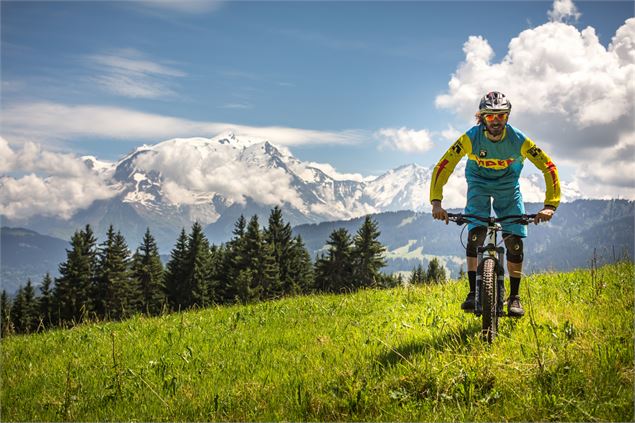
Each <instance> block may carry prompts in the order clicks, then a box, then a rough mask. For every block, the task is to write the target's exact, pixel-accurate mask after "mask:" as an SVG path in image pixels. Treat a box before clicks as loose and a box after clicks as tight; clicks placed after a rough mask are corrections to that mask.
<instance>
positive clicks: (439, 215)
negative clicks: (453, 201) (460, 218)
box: [432, 200, 449, 225]
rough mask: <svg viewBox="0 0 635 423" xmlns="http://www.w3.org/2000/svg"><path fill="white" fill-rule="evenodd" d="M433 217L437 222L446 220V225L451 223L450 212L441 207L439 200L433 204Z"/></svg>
mask: <svg viewBox="0 0 635 423" xmlns="http://www.w3.org/2000/svg"><path fill="white" fill-rule="evenodd" d="M432 217H433V218H434V219H436V220H444V221H445V224H446V225H447V224H448V222H449V220H448V212H446V211H445V209H444V208H443V207H441V202H440V201H438V200H435V201H433V202H432Z"/></svg>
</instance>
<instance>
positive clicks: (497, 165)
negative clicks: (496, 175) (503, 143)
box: [476, 159, 514, 170]
mask: <svg viewBox="0 0 635 423" xmlns="http://www.w3.org/2000/svg"><path fill="white" fill-rule="evenodd" d="M476 163H478V165H479V166H480V167H485V168H487V169H497V170H500V169H507V168H508V167H509V165H511V164H512V163H514V159H507V160H480V159H479V160H476Z"/></svg>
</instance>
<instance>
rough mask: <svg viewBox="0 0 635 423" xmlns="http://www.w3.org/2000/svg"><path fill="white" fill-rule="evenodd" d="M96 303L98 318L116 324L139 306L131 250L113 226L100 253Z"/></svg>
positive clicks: (109, 229)
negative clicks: (133, 279) (112, 321)
mask: <svg viewBox="0 0 635 423" xmlns="http://www.w3.org/2000/svg"><path fill="white" fill-rule="evenodd" d="M96 299H97V307H96V312H97V315H98V316H99V317H102V318H103V317H105V318H109V319H115V320H118V319H122V318H125V317H128V316H130V315H131V314H132V313H134V311H135V310H136V306H137V303H138V302H139V292H138V290H137V287H136V286H135V284H134V283H133V282H132V279H131V269H130V250H128V245H127V244H126V240H125V239H124V237H123V235H122V234H121V232H116V233H115V231H114V228H113V226H112V225H110V227H109V228H108V232H107V233H106V240H105V241H104V243H103V244H102V245H101V248H100V251H99V265H98V269H97V278H96Z"/></svg>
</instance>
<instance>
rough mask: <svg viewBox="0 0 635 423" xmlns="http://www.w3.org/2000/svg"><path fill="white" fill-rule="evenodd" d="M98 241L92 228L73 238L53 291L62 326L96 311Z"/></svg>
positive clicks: (58, 318) (87, 228)
mask: <svg viewBox="0 0 635 423" xmlns="http://www.w3.org/2000/svg"><path fill="white" fill-rule="evenodd" d="M96 242H97V240H96V239H95V237H94V235H93V231H92V229H91V227H90V225H86V228H85V230H83V231H76V232H75V233H74V234H73V236H72V238H71V249H70V250H66V261H65V262H63V263H61V264H60V266H59V273H60V276H59V277H58V278H56V279H55V288H54V290H53V296H54V304H55V305H56V308H57V309H56V310H55V312H54V314H55V318H56V320H57V323H58V324H60V325H61V324H63V323H73V322H81V321H82V320H83V319H84V318H85V317H87V316H88V315H89V314H90V313H91V312H92V311H93V310H94V303H95V300H96V299H95V298H94V295H95V291H94V287H93V283H94V280H95V268H96V266H97V252H96Z"/></svg>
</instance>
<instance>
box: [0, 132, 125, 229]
mask: <svg viewBox="0 0 635 423" xmlns="http://www.w3.org/2000/svg"><path fill="white" fill-rule="evenodd" d="M0 155H1V156H2V158H3V159H2V164H0V173H1V175H0V214H2V215H4V216H7V217H9V218H11V219H17V220H20V219H28V218H29V217H31V216H34V215H42V216H60V217H62V218H65V219H67V218H69V217H71V216H72V215H73V213H74V212H76V211H77V210H79V209H82V208H85V207H88V206H89V205H90V204H92V203H93V201H95V200H99V199H106V198H110V197H113V196H114V195H116V191H114V190H113V189H112V188H110V187H108V186H107V184H106V183H105V181H104V180H102V179H101V178H100V177H99V175H98V174H97V173H95V172H92V171H91V170H90V169H89V168H88V167H87V166H86V165H85V164H84V163H83V161H82V159H80V158H78V157H76V156H74V155H72V154H60V153H53V152H50V151H45V150H43V149H42V148H41V147H40V146H38V145H36V144H34V143H26V144H24V145H23V146H22V149H21V150H15V151H14V150H13V149H12V148H11V147H10V146H9V144H8V142H7V141H6V140H5V139H4V138H1V137H0ZM10 173H16V174H18V175H20V176H10Z"/></svg>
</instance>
